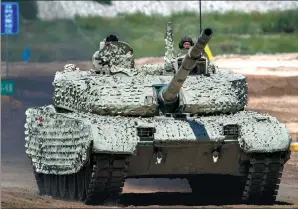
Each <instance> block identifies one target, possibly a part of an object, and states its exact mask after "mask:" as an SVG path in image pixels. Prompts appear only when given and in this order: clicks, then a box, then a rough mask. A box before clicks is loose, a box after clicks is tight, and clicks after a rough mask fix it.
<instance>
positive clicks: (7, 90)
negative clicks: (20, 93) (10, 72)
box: [1, 80, 15, 96]
mask: <svg viewBox="0 0 298 209" xmlns="http://www.w3.org/2000/svg"><path fill="white" fill-rule="evenodd" d="M14 93H15V81H12V80H1V95H5V96H11V95H14Z"/></svg>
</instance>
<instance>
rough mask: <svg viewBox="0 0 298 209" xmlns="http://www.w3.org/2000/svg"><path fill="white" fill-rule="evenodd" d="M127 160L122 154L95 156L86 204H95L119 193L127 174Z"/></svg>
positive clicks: (113, 197)
mask: <svg viewBox="0 0 298 209" xmlns="http://www.w3.org/2000/svg"><path fill="white" fill-rule="evenodd" d="M127 167H128V160H127V158H126V157H123V156H117V155H113V156H109V155H99V156H95V163H94V165H93V171H92V179H91V181H90V184H89V188H88V190H87V198H86V200H85V201H84V202H85V203H86V204H96V203H100V202H103V201H105V200H107V199H109V198H111V199H115V198H117V197H118V196H119V195H120V194H121V193H122V189H123V186H124V181H125V178H126V175H127Z"/></svg>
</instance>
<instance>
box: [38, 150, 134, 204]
mask: <svg viewBox="0 0 298 209" xmlns="http://www.w3.org/2000/svg"><path fill="white" fill-rule="evenodd" d="M128 163H129V161H128V156H119V155H95V156H93V159H92V160H90V162H89V163H88V164H87V165H85V166H84V167H83V168H82V169H81V170H80V171H79V172H77V173H75V174H71V175H54V174H40V173H36V172H35V170H34V174H35V178H36V183H37V186H38V189H39V193H40V195H48V196H53V198H56V199H64V200H76V201H81V202H84V203H85V204H88V205H93V204H102V203H105V202H106V201H109V200H110V201H115V200H117V198H118V197H119V195H120V194H121V193H122V188H123V186H124V181H125V178H126V175H127V168H128ZM33 169H34V168H33ZM53 184H55V187H53V186H51V185H53Z"/></svg>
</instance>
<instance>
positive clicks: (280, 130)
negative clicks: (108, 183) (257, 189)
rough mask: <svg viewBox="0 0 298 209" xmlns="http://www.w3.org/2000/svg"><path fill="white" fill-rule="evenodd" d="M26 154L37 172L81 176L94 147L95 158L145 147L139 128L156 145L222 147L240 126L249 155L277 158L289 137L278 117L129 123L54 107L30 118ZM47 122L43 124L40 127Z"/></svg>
mask: <svg viewBox="0 0 298 209" xmlns="http://www.w3.org/2000/svg"><path fill="white" fill-rule="evenodd" d="M26 115H27V123H26V125H25V128H26V147H27V150H26V153H27V154H28V155H29V156H30V157H31V158H32V161H33V165H34V166H35V167H36V171H37V172H42V173H50V172H51V173H55V174H66V173H75V172H77V171H78V170H79V169H80V168H81V166H82V165H83V163H84V162H85V160H86V154H87V149H88V147H89V145H90V142H91V141H93V149H94V152H102V153H116V154H117V153H118V154H120V153H130V154H133V153H134V152H135V151H136V145H137V143H138V142H139V141H140V139H139V137H138V136H137V129H136V128H137V127H139V126H143V127H144V126H145V127H155V128H156V133H155V135H154V138H155V141H156V142H158V141H163V142H177V141H180V142H181V141H195V140H200V141H221V140H223V139H224V135H223V126H224V125H226V124H238V125H239V126H240V135H239V138H238V141H239V145H240V147H241V148H242V149H243V150H244V151H245V152H274V151H281V150H286V149H287V148H288V147H289V139H290V135H289V132H288V130H287V129H286V127H285V125H284V124H281V123H279V122H278V120H277V119H276V118H275V117H271V116H268V115H264V114H260V113H256V112H250V111H240V112H238V113H236V114H233V115H218V116H208V117H198V118H195V117H194V118H189V119H185V120H175V119H173V118H171V117H151V118H130V117H122V116H116V117H112V116H99V115H95V114H91V113H85V114H82V113H81V114H80V113H57V112H56V111H55V109H54V107H53V106H46V107H40V108H31V109H29V110H28V111H27V112H26ZM40 118H42V119H44V121H40V120H39V119H40Z"/></svg>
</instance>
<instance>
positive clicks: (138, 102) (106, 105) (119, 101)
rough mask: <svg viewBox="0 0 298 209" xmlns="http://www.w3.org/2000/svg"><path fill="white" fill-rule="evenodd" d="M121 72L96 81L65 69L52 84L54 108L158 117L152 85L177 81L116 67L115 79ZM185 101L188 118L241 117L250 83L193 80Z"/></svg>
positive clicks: (219, 75)
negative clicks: (236, 114)
mask: <svg viewBox="0 0 298 209" xmlns="http://www.w3.org/2000/svg"><path fill="white" fill-rule="evenodd" d="M209 68H214V66H213V65H210V66H209ZM116 72H118V73H119V72H122V73H124V74H126V75H127V76H120V77H117V76H110V75H106V74H105V75H97V74H95V72H92V71H80V70H79V69H78V68H76V69H75V68H73V70H71V69H69V68H68V67H67V66H66V70H64V71H62V72H57V73H56V76H55V80H54V82H53V85H54V97H53V100H54V104H55V106H57V107H60V108H64V109H68V110H71V111H75V112H93V113H97V114H101V115H135V116H154V114H155V112H156V109H157V105H158V104H157V100H156V94H155V91H154V89H153V87H152V85H153V84H166V83H169V81H170V80H171V79H172V77H173V76H172V75H170V76H163V75H161V74H162V67H161V66H160V65H145V66H143V67H141V68H137V69H135V68H130V69H129V68H121V67H115V66H114V67H112V68H111V70H110V73H116ZM181 95H182V96H181V98H180V100H181V104H183V109H184V112H188V113H201V114H203V113H218V112H222V113H229V112H236V111H239V110H243V108H244V107H245V105H246V104H247V83H246V78H245V77H244V76H242V75H240V74H237V73H234V72H232V71H227V70H218V69H217V70H216V73H215V74H211V76H210V77H207V76H204V75H197V76H189V77H188V78H187V80H186V81H185V83H184V85H183V87H182V89H181Z"/></svg>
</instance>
